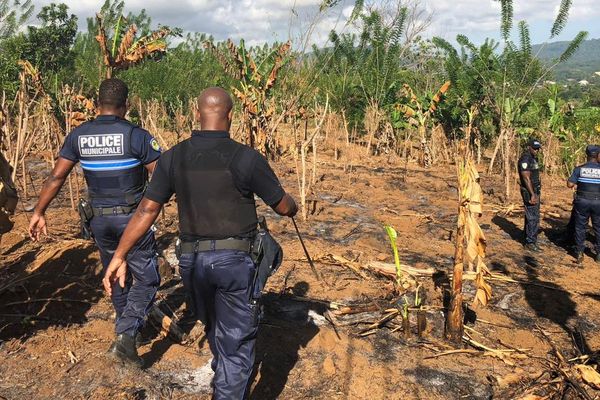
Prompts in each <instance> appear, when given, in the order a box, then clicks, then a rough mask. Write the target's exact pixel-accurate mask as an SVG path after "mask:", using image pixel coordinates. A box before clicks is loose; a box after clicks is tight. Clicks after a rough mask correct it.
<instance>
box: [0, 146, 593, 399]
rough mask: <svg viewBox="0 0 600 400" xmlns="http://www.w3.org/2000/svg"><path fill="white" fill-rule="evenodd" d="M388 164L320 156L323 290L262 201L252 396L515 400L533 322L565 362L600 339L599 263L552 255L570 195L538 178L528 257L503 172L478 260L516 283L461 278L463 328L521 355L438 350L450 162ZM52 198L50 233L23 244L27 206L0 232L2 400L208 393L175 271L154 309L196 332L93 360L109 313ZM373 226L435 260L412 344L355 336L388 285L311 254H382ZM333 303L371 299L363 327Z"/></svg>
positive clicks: (381, 237)
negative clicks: (512, 377) (263, 235)
mask: <svg viewBox="0 0 600 400" xmlns="http://www.w3.org/2000/svg"><path fill="white" fill-rule="evenodd" d="M387 160H388V158H387V157H386V158H383V157H381V158H375V159H372V160H365V159H361V161H360V163H359V162H358V161H357V162H356V165H352V164H350V163H341V162H336V161H334V160H333V158H331V159H326V162H325V160H324V161H323V162H321V163H320V164H319V176H321V177H322V178H321V179H319V180H318V182H317V183H316V186H315V188H314V193H313V194H312V195H311V196H309V200H310V202H309V204H310V207H309V210H310V215H309V218H308V221H307V222H301V223H300V228H301V230H302V231H303V233H305V235H306V238H305V239H306V241H307V245H308V248H309V250H310V251H311V253H312V255H313V257H314V258H315V259H316V260H321V261H318V262H317V268H319V269H320V271H321V272H322V274H323V277H324V279H325V281H326V282H327V284H325V283H323V282H319V281H318V280H317V279H316V278H315V277H314V276H313V274H312V272H311V270H310V268H309V266H308V264H307V263H306V260H305V257H304V253H303V251H302V248H301V247H300V245H299V243H298V242H297V239H296V237H295V234H294V230H293V225H292V223H291V221H288V220H286V219H283V218H278V217H276V216H274V215H273V213H272V212H271V211H269V210H267V209H266V208H265V207H264V206H261V207H260V212H261V213H262V214H265V215H267V216H268V218H269V222H270V226H271V229H272V230H273V231H274V233H275V235H276V236H277V237H278V238H279V240H280V241H281V243H282V246H283V248H284V251H285V253H286V256H285V261H284V264H283V266H282V268H281V270H280V271H279V272H278V273H277V274H276V275H275V276H274V277H273V278H272V279H271V281H270V282H269V286H268V288H267V293H266V294H265V296H264V311H265V315H264V318H263V322H262V324H261V326H260V333H259V339H258V343H257V354H256V368H255V373H254V374H253V384H252V388H251V394H250V398H252V399H275V398H281V399H308V398H311V399H312V398H314V399H320V398H328V399H364V398H369V399H401V398H402V399H457V398H464V399H488V398H500V399H503V398H513V397H512V396H513V394H512V393H513V392H510V391H507V388H506V387H502V386H501V385H499V384H498V379H500V378H502V377H505V376H508V375H509V374H512V373H519V374H535V373H537V372H539V371H540V370H541V369H542V368H543V367H545V365H546V364H544V361H543V360H544V359H548V358H549V357H551V355H550V354H551V351H552V348H551V346H550V345H549V344H548V341H547V339H546V338H545V337H544V336H543V335H542V334H541V333H540V330H543V331H544V332H545V334H547V335H549V337H550V338H551V339H552V341H553V343H555V344H556V346H557V347H558V349H559V350H560V351H561V352H562V354H563V355H564V356H565V357H566V358H572V357H577V356H580V355H581V354H582V353H584V354H585V353H589V352H593V351H595V350H599V349H600V335H598V332H599V330H600V327H599V326H598V323H597V322H596V321H597V317H598V314H599V311H598V310H599V308H598V301H599V300H600V285H599V284H598V283H597V282H598V278H599V277H600V266H599V265H597V264H595V263H594V262H593V260H592V259H590V258H586V260H585V262H584V269H582V270H580V269H576V268H575V266H574V264H573V258H572V256H570V255H569V254H567V252H566V250H565V249H566V248H567V246H566V244H565V240H564V239H565V234H564V228H565V226H566V224H567V222H568V219H569V207H570V201H571V200H570V199H571V197H570V192H569V191H568V190H567V189H566V188H564V186H563V183H562V182H561V181H558V180H557V181H556V182H554V181H552V180H550V179H546V180H545V186H544V198H543V201H544V202H543V204H542V211H543V212H544V213H548V212H550V213H551V214H552V216H549V215H545V216H544V218H543V221H542V233H541V234H540V241H541V245H542V246H543V249H544V252H543V253H540V254H530V253H527V252H526V251H525V250H524V249H523V247H522V245H521V244H520V242H519V241H520V239H521V225H522V213H519V212H518V210H519V207H517V208H516V209H517V212H515V213H513V214H509V215H502V214H498V213H496V212H495V211H497V210H498V209H500V208H502V205H501V204H500V201H499V200H500V199H499V197H498V196H496V195H495V194H494V193H501V192H502V182H501V179H500V178H499V177H495V176H482V186H483V189H484V191H485V193H486V197H485V208H484V215H483V217H482V218H481V221H480V223H481V226H482V228H483V230H484V232H485V234H486V236H487V239H488V259H487V264H488V266H489V267H490V270H491V271H492V272H495V273H499V274H502V275H503V276H506V277H508V278H511V279H512V280H514V282H506V281H492V282H491V284H492V286H493V298H492V301H491V303H490V304H489V305H488V307H486V308H481V307H477V308H473V307H472V306H471V305H470V301H471V300H472V297H473V295H474V287H473V285H472V283H471V282H467V283H466V285H465V296H466V300H467V301H468V307H469V312H467V317H468V320H469V321H470V323H469V324H468V325H467V326H468V328H469V329H468V330H467V331H466V332H467V333H468V334H469V335H470V336H471V337H472V339H473V340H475V341H476V342H478V343H481V344H484V345H485V346H487V347H489V348H493V349H511V348H513V349H520V351H519V352H518V355H519V356H518V357H516V356H515V357H513V356H511V357H508V358H505V359H502V358H501V357H494V356H490V355H491V354H486V353H485V352H479V353H464V354H463V353H458V354H450V355H440V352H443V351H446V350H448V349H449V348H448V347H446V344H445V343H444V341H443V339H442V336H443V318H444V317H443V312H442V308H443V304H444V293H443V288H444V287H445V286H447V284H448V282H449V279H448V274H449V273H450V271H451V269H452V264H453V261H452V255H453V251H454V242H453V237H454V236H453V234H454V231H455V224H456V222H455V218H456V209H457V206H456V197H457V193H456V183H455V181H456V179H455V176H454V175H453V171H454V169H453V168H448V167H445V166H444V167H435V166H434V167H433V168H431V169H429V170H423V169H421V168H419V167H417V166H416V165H414V164H412V163H411V164H408V168H407V170H406V171H405V170H404V168H403V167H404V162H401V161H400V160H397V161H391V162H390V161H387ZM287 163H288V161H284V162H283V163H281V164H277V165H276V169H277V170H278V172H279V173H280V175H281V176H282V180H283V182H284V186H286V187H287V188H289V189H290V191H291V192H292V193H294V192H295V191H296V176H295V172H294V171H293V169H291V168H290V166H291V165H292V164H291V161H290V162H289V163H290V164H289V165H288V164H287ZM383 164H385V166H381V165H383ZM65 200H66V199H64V198H63V199H62V201H58V202H57V203H56V205H55V206H54V207H52V208H51V209H50V211H49V215H48V219H49V223H50V232H51V234H50V236H49V237H48V238H47V239H45V240H44V241H43V243H41V244H33V243H31V242H30V241H29V240H28V239H26V228H27V219H28V216H29V214H28V213H27V212H25V211H24V210H22V211H21V212H19V214H18V215H17V216H16V217H15V222H16V225H15V229H14V230H13V231H12V232H10V233H9V234H6V235H4V237H3V238H2V247H1V248H0V251H1V257H2V261H1V265H0V340H1V342H0V358H1V359H2V362H1V363H0V398H7V399H17V398H28V399H29V398H31V399H57V398H64V399H77V398H91V399H107V398H121V399H158V398H173V399H198V398H206V399H208V398H210V385H209V383H210V368H209V367H208V362H209V361H210V351H209V349H208V345H207V344H206V342H205V340H203V338H202V337H201V335H200V334H199V333H198V332H200V331H201V330H200V329H198V327H196V328H195V329H192V328H193V324H188V323H186V315H185V294H184V292H183V291H182V289H181V284H180V282H179V280H178V279H177V277H176V276H173V277H166V278H165V279H163V286H162V287H161V292H160V294H159V301H160V302H161V309H162V310H163V311H164V312H165V313H167V314H168V315H173V316H175V317H176V318H177V319H178V320H179V321H180V324H181V326H182V327H183V328H184V329H185V330H186V331H187V332H190V336H191V337H192V338H193V339H195V340H192V341H191V343H187V344H185V345H181V344H177V343H174V342H172V341H171V340H170V339H169V338H167V337H164V336H162V335H161V334H159V333H158V332H157V330H156V329H154V328H152V327H151V326H149V327H148V328H147V329H146V330H145V334H146V335H147V336H149V338H150V339H151V340H150V342H149V343H148V344H146V345H144V346H142V347H141V349H140V351H141V354H142V357H143V358H144V360H145V362H146V365H147V368H146V369H145V370H144V371H143V372H142V373H140V372H137V371H132V370H129V369H126V368H123V367H120V366H115V365H113V364H112V363H111V362H110V361H109V360H107V359H106V358H105V351H106V349H107V348H108V346H109V345H110V342H111V340H112V337H113V325H112V318H113V315H112V308H111V305H110V301H109V300H108V299H107V298H106V296H105V295H104V294H103V292H102V290H101V287H100V276H99V274H100V267H99V260H98V255H97V252H96V250H95V248H94V246H93V244H91V243H90V242H86V241H83V240H80V239H77V237H76V233H77V229H78V223H77V221H76V214H75V213H74V212H73V211H71V210H70V207H69V203H68V201H65ZM514 202H515V203H517V200H516V197H515V201H514ZM27 205H28V204H27V202H26V204H25V205H24V206H25V208H26V207H27ZM175 210H176V209H175V205H174V203H172V204H170V205H169V206H168V207H166V208H165V215H164V217H163V218H161V220H160V221H159V222H158V224H157V227H158V232H157V235H158V239H159V244H160V248H161V250H164V251H165V257H166V259H167V260H169V261H170V262H172V263H173V259H172V255H171V253H172V249H171V248H172V244H173V241H174V238H175V236H176V211H175ZM384 224H389V225H392V226H394V227H395V228H396V230H397V231H398V236H399V237H398V241H397V242H398V247H399V250H400V258H401V260H402V263H404V264H408V265H411V266H413V267H416V268H429V267H434V268H436V269H438V270H439V271H438V272H437V273H436V274H435V276H434V277H433V278H421V279H420V281H421V282H422V284H423V287H424V290H425V297H426V299H427V300H426V306H427V307H429V308H428V310H429V311H428V313H427V322H428V328H427V331H426V335H425V336H424V337H423V338H421V339H418V338H417V337H416V335H412V337H411V338H409V339H406V338H405V337H404V336H403V334H402V332H400V331H396V332H392V331H393V324H390V325H386V326H382V327H381V329H378V330H377V331H376V332H375V333H373V334H371V335H368V336H364V337H363V336H360V335H359V332H361V331H362V330H363V329H364V328H365V326H366V325H368V323H372V322H373V321H375V320H376V319H377V318H378V317H377V315H381V313H382V312H383V310H385V308H386V307H391V306H393V305H394V304H397V303H395V302H397V300H398V296H394V295H391V294H390V293H391V289H392V284H391V281H390V280H388V279H386V278H383V277H378V276H375V275H373V274H371V273H369V272H366V271H363V274H362V275H363V276H360V275H358V274H357V273H355V272H354V271H352V270H351V269H350V268H347V267H344V266H342V265H340V264H339V263H338V264H337V265H336V264H335V263H329V262H324V261H322V260H325V259H326V258H325V257H324V256H325V255H327V254H330V255H336V256H342V257H345V258H346V259H348V260H352V261H354V262H355V264H357V265H367V264H368V263H369V262H370V261H387V262H391V261H392V253H391V250H390V248H389V242H388V239H387V237H386V234H385V232H384V230H383V229H382V226H383V225H384ZM330 302H336V303H339V304H363V305H365V304H366V305H372V307H373V309H374V310H375V311H373V312H371V317H369V318H367V319H366V320H365V321H363V322H362V323H360V322H357V323H354V324H345V323H343V321H344V318H339V319H338V320H337V322H338V323H337V326H335V327H334V326H332V324H331V322H330V320H329V318H328V317H329V316H330V313H329V312H330V311H332V310H330V306H331V304H330ZM331 314H332V315H334V314H335V313H334V312H331ZM365 315H367V316H368V315H369V314H368V313H367V314H365ZM334 322H336V321H334ZM413 326H414V323H413ZM471 350H472V349H471ZM522 385H525V383H523V384H522ZM518 386H519V385H513V387H512V388H511V389H515V388H518ZM587 390H588V392H590V393H592V390H591V389H590V388H587ZM572 395H574V394H572ZM567 398H568V397H567ZM573 398H575V397H573Z"/></svg>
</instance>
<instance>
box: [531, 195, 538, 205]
mask: <svg viewBox="0 0 600 400" xmlns="http://www.w3.org/2000/svg"><path fill="white" fill-rule="evenodd" d="M539 201H540V198H539V196H538V195H537V194H534V195H533V196H531V200H529V204H531V205H533V206H535V205H536V204H537V203H538V202H539Z"/></svg>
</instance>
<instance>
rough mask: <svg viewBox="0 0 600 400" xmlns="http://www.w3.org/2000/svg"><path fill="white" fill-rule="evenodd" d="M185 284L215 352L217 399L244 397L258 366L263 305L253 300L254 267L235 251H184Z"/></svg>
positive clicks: (211, 348)
mask: <svg viewBox="0 0 600 400" xmlns="http://www.w3.org/2000/svg"><path fill="white" fill-rule="evenodd" d="M179 271H180V274H181V277H182V279H183V285H184V287H185V289H186V291H187V292H188V293H189V294H190V297H191V298H192V303H193V308H194V310H195V312H196V318H197V319H199V320H200V321H202V323H203V324H204V329H205V332H206V337H207V339H208V343H209V346H210V350H211V352H212V354H213V360H212V364H211V367H212V369H213V371H214V372H215V378H214V394H213V398H214V399H215V400H224V399H228V400H233V399H240V400H241V399H244V398H245V397H246V391H247V387H248V381H249V379H250V375H251V373H252V369H253V367H254V352H255V344H256V334H257V332H258V317H259V315H258V314H259V305H258V304H257V303H255V302H253V301H251V297H252V298H253V299H256V300H257V301H258V299H257V297H258V296H259V294H258V295H257V294H255V293H252V291H253V285H252V282H253V278H254V271H255V266H254V263H253V262H252V260H251V259H250V256H249V255H248V254H247V253H245V252H242V251H236V250H214V251H204V252H198V253H195V254H194V253H184V254H182V255H181V257H180V258H179Z"/></svg>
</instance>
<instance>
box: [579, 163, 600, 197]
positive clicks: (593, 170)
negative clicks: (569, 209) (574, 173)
mask: <svg viewBox="0 0 600 400" xmlns="http://www.w3.org/2000/svg"><path fill="white" fill-rule="evenodd" d="M579 168H580V169H579V178H577V195H578V196H582V197H585V196H586V195H593V196H594V197H597V196H600V164H598V163H595V162H589V163H585V164H583V165H582V166H581V167H579Z"/></svg>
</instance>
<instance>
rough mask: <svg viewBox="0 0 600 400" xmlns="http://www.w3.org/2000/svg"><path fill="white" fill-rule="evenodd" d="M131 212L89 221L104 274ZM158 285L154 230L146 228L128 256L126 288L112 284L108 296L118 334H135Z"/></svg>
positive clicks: (97, 217)
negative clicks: (114, 312) (109, 296)
mask: <svg viewBox="0 0 600 400" xmlns="http://www.w3.org/2000/svg"><path fill="white" fill-rule="evenodd" d="M132 215H133V214H116V215H104V216H94V218H92V220H91V222H90V229H91V230H92V233H93V234H94V240H95V241H96V245H97V246H98V250H99V251H100V260H101V261H102V267H103V268H102V275H103V276H104V272H105V271H106V268H108V264H109V263H110V260H111V259H112V257H113V254H115V250H116V249H117V246H118V244H119V240H120V239H121V235H123V231H124V230H125V227H126V226H127V223H128V222H129V219H130V218H131V216H132ZM159 285H160V276H159V274H158V260H157V255H156V242H155V240H154V232H152V230H149V231H148V232H146V233H145V234H144V236H143V237H142V238H141V239H140V240H139V241H138V242H137V243H136V245H135V246H134V247H133V248H132V249H131V251H130V252H129V254H128V256H127V279H126V281H125V288H121V287H120V286H119V283H118V282H116V283H115V284H114V285H113V288H112V296H111V300H112V303H113V306H114V308H115V311H116V313H117V319H116V321H115V331H116V333H117V335H119V334H121V333H125V334H128V335H131V336H135V335H136V334H137V332H138V331H139V330H140V328H141V327H142V326H144V323H145V319H146V315H147V314H148V311H149V310H150V307H151V306H152V304H153V303H154V298H155V296H156V291H157V290H158V287H159Z"/></svg>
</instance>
